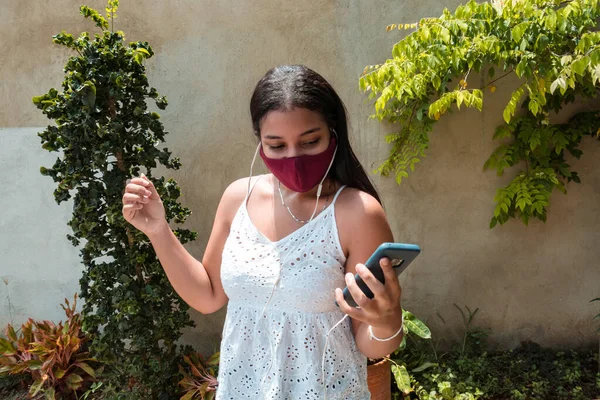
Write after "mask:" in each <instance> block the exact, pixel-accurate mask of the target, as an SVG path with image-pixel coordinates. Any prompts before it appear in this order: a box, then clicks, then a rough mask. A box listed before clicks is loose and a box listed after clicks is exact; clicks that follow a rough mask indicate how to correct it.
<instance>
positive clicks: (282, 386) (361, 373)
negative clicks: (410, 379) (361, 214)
mask: <svg viewBox="0 0 600 400" xmlns="http://www.w3.org/2000/svg"><path fill="white" fill-rule="evenodd" d="M342 189H343V188H342ZM342 189H340V191H338V193H337V194H336V196H335V197H334V200H333V201H332V203H331V205H330V206H329V207H327V208H326V209H325V210H323V211H322V212H321V213H320V214H319V215H317V216H316V217H315V218H314V219H313V220H312V221H311V222H309V223H308V224H305V225H303V226H302V227H300V229H298V230H296V231H295V232H293V233H291V234H290V235H288V236H286V237H284V238H283V239H281V240H279V241H277V242H272V241H270V240H269V239H267V238H266V237H265V236H264V235H263V234H262V233H261V232H260V231H258V229H257V228H256V227H255V225H254V224H253V223H252V221H251V220H250V217H249V215H248V210H247V207H246V201H244V203H243V204H242V205H241V206H240V208H239V210H238V211H237V213H236V215H235V217H234V220H233V222H232V224H231V229H230V234H229V237H228V239H227V241H226V243H225V247H224V249H223V257H222V266H221V280H222V283H223V288H224V289H225V293H226V294H227V296H228V297H229V303H228V305H227V316H226V319H225V326H224V329H223V340H222V342H221V361H220V366H219V377H218V380H219V388H218V390H217V400H238V399H265V400H267V399H268V400H275V399H277V400H279V399H294V400H296V399H303V400H304V399H306V400H309V399H323V398H324V396H325V388H326V390H327V399H328V400H334V399H336V400H337V399H340V400H342V399H347V400H365V399H370V393H369V391H368V389H367V380H366V368H367V359H366V357H365V356H364V355H362V354H361V353H360V351H359V350H358V349H357V347H356V343H355V341H354V337H353V335H352V331H351V326H350V321H349V319H346V320H345V321H344V322H343V323H342V324H341V325H339V326H338V327H337V328H335V329H334V330H333V331H332V332H331V333H330V337H329V342H328V345H327V350H326V353H325V365H324V367H325V383H324V384H323V382H322V375H321V365H322V359H323V351H324V347H325V340H326V339H327V333H328V332H329V330H330V329H331V328H332V327H333V326H334V325H335V324H336V322H338V321H339V320H340V319H342V318H343V317H344V314H343V313H342V312H341V311H340V310H339V309H338V308H337V307H336V306H335V304H334V300H335V296H334V290H335V288H336V287H344V286H345V282H344V263H345V261H346V259H345V256H344V254H343V252H342V249H341V245H340V242H339V237H338V232H337V226H336V223H335V207H334V205H335V200H336V199H337V196H338V195H339V193H340V192H341V190H342ZM267 303H268V306H267V308H266V309H265V305H267ZM263 311H264V313H263Z"/></svg>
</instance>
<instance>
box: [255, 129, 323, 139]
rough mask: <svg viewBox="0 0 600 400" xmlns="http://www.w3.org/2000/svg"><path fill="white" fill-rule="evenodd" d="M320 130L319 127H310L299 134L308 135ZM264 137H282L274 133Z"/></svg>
mask: <svg viewBox="0 0 600 400" xmlns="http://www.w3.org/2000/svg"><path fill="white" fill-rule="evenodd" d="M320 130H321V128H320V127H316V128H312V129H309V130H307V131H306V132H302V133H301V134H300V136H305V135H310V134H311V133H315V132H317V131H320ZM265 139H282V137H281V136H275V135H266V136H265Z"/></svg>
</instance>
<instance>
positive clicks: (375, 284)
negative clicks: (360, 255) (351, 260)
mask: <svg viewBox="0 0 600 400" xmlns="http://www.w3.org/2000/svg"><path fill="white" fill-rule="evenodd" d="M356 272H357V273H358V275H359V276H360V277H361V278H362V280H363V281H364V282H365V283H366V285H367V286H368V287H369V289H371V292H373V295H374V296H375V297H377V296H381V295H382V294H383V293H384V292H385V286H384V285H383V283H381V282H380V281H379V279H377V278H375V275H373V273H372V272H371V271H369V269H368V268H367V267H366V266H365V265H363V264H358V265H357V266H356ZM386 282H387V281H386Z"/></svg>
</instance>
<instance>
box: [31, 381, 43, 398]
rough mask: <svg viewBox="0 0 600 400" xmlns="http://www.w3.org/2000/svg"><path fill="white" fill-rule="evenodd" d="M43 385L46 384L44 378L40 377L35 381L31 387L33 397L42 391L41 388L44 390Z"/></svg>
mask: <svg viewBox="0 0 600 400" xmlns="http://www.w3.org/2000/svg"><path fill="white" fill-rule="evenodd" d="M43 386H44V381H43V380H42V379H38V380H37V381H35V382H33V384H32V385H31V387H30V388H29V394H30V395H31V397H35V396H37V394H38V393H39V392H40V390H42V387H43Z"/></svg>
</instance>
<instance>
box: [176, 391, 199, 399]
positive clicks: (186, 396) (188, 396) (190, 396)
mask: <svg viewBox="0 0 600 400" xmlns="http://www.w3.org/2000/svg"><path fill="white" fill-rule="evenodd" d="M196 394H197V392H196V390H190V391H188V392H186V394H184V395H183V396H181V398H180V399H179V400H192V399H193V398H194V396H195V395H196Z"/></svg>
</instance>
